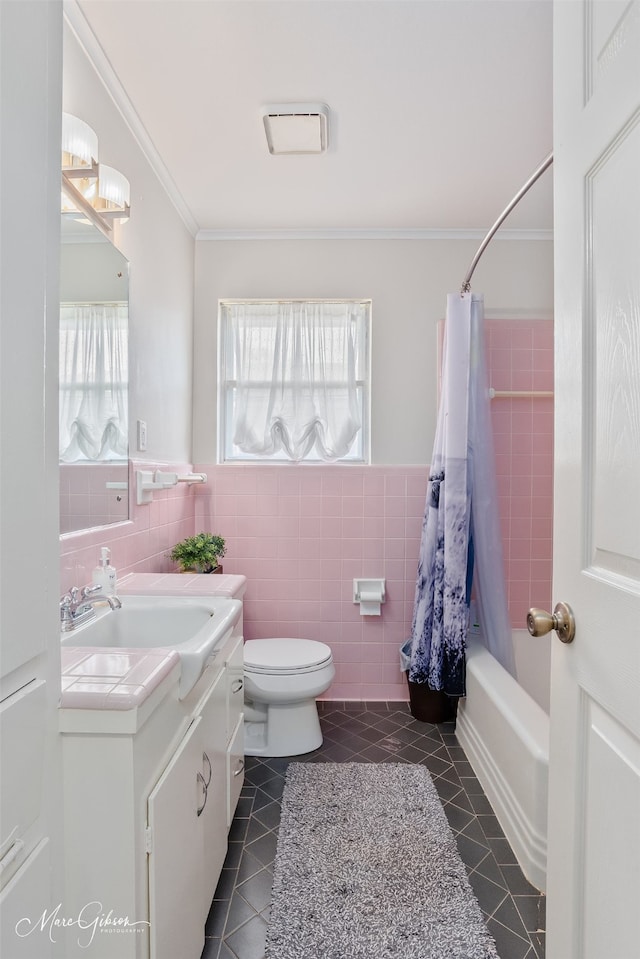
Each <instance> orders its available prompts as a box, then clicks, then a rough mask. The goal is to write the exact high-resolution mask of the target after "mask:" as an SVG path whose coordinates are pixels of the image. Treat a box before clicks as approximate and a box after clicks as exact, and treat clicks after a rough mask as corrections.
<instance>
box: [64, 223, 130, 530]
mask: <svg viewBox="0 0 640 959" xmlns="http://www.w3.org/2000/svg"><path fill="white" fill-rule="evenodd" d="M61 220H62V226H61V241H62V242H61V247H60V251H61V252H60V430H59V440H60V532H61V533H62V534H64V533H71V532H76V531H78V530H83V529H89V528H91V527H94V526H107V525H110V524H112V523H121V522H122V521H123V520H126V519H128V518H129V491H128V472H129V467H128V446H127V444H128V434H129V425H128V295H129V264H128V263H127V260H126V259H125V258H124V256H123V255H122V254H121V253H120V251H119V250H117V249H116V248H115V247H114V246H113V245H112V244H111V243H110V242H109V240H108V239H107V238H106V237H105V236H104V235H103V234H102V233H101V232H100V231H99V230H98V229H97V228H96V227H95V226H93V225H92V224H90V223H88V222H87V221H84V222H83V221H78V220H74V219H69V218H68V217H65V216H63V217H62V218H61Z"/></svg>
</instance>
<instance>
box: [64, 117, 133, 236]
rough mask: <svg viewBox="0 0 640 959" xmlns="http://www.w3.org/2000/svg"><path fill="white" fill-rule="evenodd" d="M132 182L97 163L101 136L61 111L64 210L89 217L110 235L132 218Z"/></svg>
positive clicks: (67, 214) (117, 172) (76, 118)
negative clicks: (119, 222)
mask: <svg viewBox="0 0 640 959" xmlns="http://www.w3.org/2000/svg"><path fill="white" fill-rule="evenodd" d="M129 200H130V188H129V181H128V180H127V178H126V177H124V176H123V175H122V173H120V172H119V171H118V170H114V168H113V167H110V166H107V165H106V164H105V163H99V162H98V137H97V136H96V134H95V131H94V130H92V129H91V127H90V126H89V125H88V124H87V123H85V122H84V120H80V119H79V118H78V117H74V116H72V115H71V114H70V113H63V114H62V213H63V214H64V215H65V216H71V217H75V218H78V217H86V218H87V219H88V220H90V221H91V223H93V224H94V225H95V226H97V227H98V229H99V230H101V231H102V232H103V233H105V234H106V235H107V236H109V235H110V234H111V231H112V226H111V221H113V220H126V219H128V217H129Z"/></svg>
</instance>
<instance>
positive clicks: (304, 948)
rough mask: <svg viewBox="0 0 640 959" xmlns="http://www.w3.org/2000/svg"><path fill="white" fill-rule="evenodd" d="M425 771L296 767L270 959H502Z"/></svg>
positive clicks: (285, 816)
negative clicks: (499, 957)
mask: <svg viewBox="0 0 640 959" xmlns="http://www.w3.org/2000/svg"><path fill="white" fill-rule="evenodd" d="M497 956H498V953H497V951H496V947H495V943H494V941H493V939H492V937H491V936H490V934H489V932H488V931H487V929H486V926H485V924H484V920H483V917H482V913H481V911H480V906H479V904H478V901H477V899H476V898H475V896H474V894H473V891H472V889H471V886H470V885H469V880H468V879H467V874H466V872H465V867H464V864H463V862H462V860H461V858H460V854H459V853H458V849H457V846H456V842H455V839H454V837H453V833H452V832H451V829H450V827H449V824H448V822H447V818H446V816H445V813H444V810H443V808H442V804H441V803H440V799H439V797H438V794H437V793H436V790H435V787H434V785H433V783H432V782H431V777H430V776H429V773H428V772H427V770H426V769H425V768H424V767H422V766H410V765H401V764H398V763H389V764H386V763H385V764H381V765H374V764H370V763H313V764H311V763H310V764H305V763H291V765H290V766H289V769H288V772H287V779H286V784H285V789H284V795H283V799H282V817H281V821H280V832H279V836H278V850H277V856H276V863H275V876H274V882H273V894H272V904H271V915H270V920H269V928H268V931H267V943H266V959H497Z"/></svg>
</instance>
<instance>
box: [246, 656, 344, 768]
mask: <svg viewBox="0 0 640 959" xmlns="http://www.w3.org/2000/svg"><path fill="white" fill-rule="evenodd" d="M334 676H335V667H334V665H333V657H332V655H331V649H330V648H329V647H328V646H327V645H326V644H325V643H319V642H316V641H315V640H311V639H250V640H247V642H246V643H245V644H244V694H245V700H244V703H245V705H244V751H245V754H246V755H247V756H299V755H301V754H302V753H309V752H311V751H312V750H313V749H317V748H318V747H319V746H321V745H322V731H321V729H320V720H319V719H318V708H317V706H316V696H319V695H320V694H321V693H324V692H325V690H327V689H328V688H329V686H330V685H331V683H332V682H333V678H334Z"/></svg>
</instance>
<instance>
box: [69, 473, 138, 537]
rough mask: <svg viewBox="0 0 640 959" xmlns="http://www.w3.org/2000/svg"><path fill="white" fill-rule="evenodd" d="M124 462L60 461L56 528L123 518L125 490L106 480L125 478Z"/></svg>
mask: <svg viewBox="0 0 640 959" xmlns="http://www.w3.org/2000/svg"><path fill="white" fill-rule="evenodd" d="M126 475H127V467H126V465H125V464H122V465H117V464H112V463H98V464H96V463H73V464H69V463H63V464H62V465H61V466H60V532H61V533H66V532H68V531H69V530H73V529H86V528H87V526H89V525H90V524H93V525H94V526H102V525H104V524H106V523H120V522H122V521H123V520H125V519H127V516H128V511H127V506H128V502H127V501H128V497H127V494H126V491H121V490H114V489H107V485H106V484H107V483H115V482H119V481H121V480H123V479H126Z"/></svg>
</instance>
